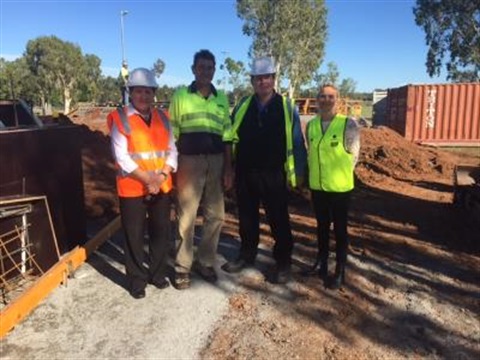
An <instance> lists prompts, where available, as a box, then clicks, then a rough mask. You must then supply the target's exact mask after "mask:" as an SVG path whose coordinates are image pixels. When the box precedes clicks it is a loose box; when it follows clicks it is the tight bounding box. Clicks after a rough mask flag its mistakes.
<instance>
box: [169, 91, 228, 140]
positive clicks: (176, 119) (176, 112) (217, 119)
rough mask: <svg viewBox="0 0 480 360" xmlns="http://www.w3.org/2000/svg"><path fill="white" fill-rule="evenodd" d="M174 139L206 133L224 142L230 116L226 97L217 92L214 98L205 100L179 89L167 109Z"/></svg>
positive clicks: (195, 94)
mask: <svg viewBox="0 0 480 360" xmlns="http://www.w3.org/2000/svg"><path fill="white" fill-rule="evenodd" d="M169 115H170V120H171V123H172V131H173V135H174V136H175V139H178V138H179V137H180V134H189V133H197V132H206V133H210V134H216V135H218V136H220V137H221V138H222V139H223V140H224V141H225V137H226V136H227V134H228V133H229V132H230V125H231V123H230V114H229V107H228V99H227V97H226V95H225V94H224V93H223V92H222V91H220V90H218V91H217V95H216V96H211V97H209V98H208V99H205V98H204V97H203V96H201V95H199V94H198V93H192V92H190V91H189V90H188V87H181V88H180V89H178V90H177V91H176V92H175V94H174V95H173V98H172V101H171V103H170V108H169Z"/></svg>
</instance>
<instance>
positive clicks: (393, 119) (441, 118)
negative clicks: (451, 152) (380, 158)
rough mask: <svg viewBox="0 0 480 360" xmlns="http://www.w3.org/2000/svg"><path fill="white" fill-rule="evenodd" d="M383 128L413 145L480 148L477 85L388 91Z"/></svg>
mask: <svg viewBox="0 0 480 360" xmlns="http://www.w3.org/2000/svg"><path fill="white" fill-rule="evenodd" d="M385 125H386V126H388V127H390V128H392V129H394V130H395V131H397V132H398V133H399V134H401V135H402V136H404V137H405V138H406V139H407V140H410V141H413V142H417V143H423V144H432V145H438V146H480V83H479V82H476V83H459V84H433V85H424V84H422V85H406V86H403V87H399V88H396V89H389V90H388V96H387V112H386V119H385Z"/></svg>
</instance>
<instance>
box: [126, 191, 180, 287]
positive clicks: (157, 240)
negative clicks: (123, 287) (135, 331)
mask: <svg viewBox="0 0 480 360" xmlns="http://www.w3.org/2000/svg"><path fill="white" fill-rule="evenodd" d="M147 214H148V218H146V215H147ZM120 215H121V218H122V226H123V230H124V232H125V244H124V251H125V269H126V274H127V286H128V289H129V290H131V291H135V290H139V289H144V288H145V286H146V285H147V283H148V282H149V281H151V282H161V281H163V280H164V279H165V276H166V271H167V255H168V251H169V246H170V241H171V231H170V196H169V195H166V194H159V195H157V196H154V197H153V198H152V199H151V200H149V201H147V200H146V199H145V198H144V197H143V196H142V197H133V198H126V197H121V198H120ZM146 221H147V223H148V224H147V226H148V227H147V230H148V246H149V256H148V258H147V261H146V263H147V265H148V269H147V268H145V266H144V265H143V263H144V260H145V252H144V239H145V222H146Z"/></svg>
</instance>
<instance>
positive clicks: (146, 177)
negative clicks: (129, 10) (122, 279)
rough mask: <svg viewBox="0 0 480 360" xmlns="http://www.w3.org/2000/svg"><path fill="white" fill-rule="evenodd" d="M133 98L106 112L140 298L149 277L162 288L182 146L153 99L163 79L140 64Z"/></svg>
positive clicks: (132, 287)
mask: <svg viewBox="0 0 480 360" xmlns="http://www.w3.org/2000/svg"><path fill="white" fill-rule="evenodd" d="M127 86H128V88H129V93H130V98H131V103H130V105H128V106H126V107H123V108H118V109H117V110H115V111H112V112H111V113H110V114H109V115H108V118H107V121H108V127H109V129H110V136H111V141H112V149H113V154H114V157H115V161H116V165H117V171H118V173H117V192H118V197H119V199H120V215H121V217H122V226H123V229H124V231H125V246H124V250H125V269H126V275H127V288H128V291H129V292H130V295H132V297H134V298H135V299H140V298H143V297H145V287H146V286H147V283H151V284H153V285H155V286H156V287H157V288H160V289H163V288H165V287H167V286H168V285H169V283H168V281H167V280H166V271H167V254H168V249H169V244H170V240H171V233H170V196H169V192H170V191H171V189H172V176H171V174H170V173H171V172H172V171H174V170H175V169H176V168H177V148H176V146H175V142H174V138H173V132H172V130H171V127H170V121H169V120H168V118H167V115H166V114H164V113H163V112H162V111H161V110H158V109H154V108H153V106H152V104H153V100H154V96H155V90H156V89H157V87H158V85H157V82H156V81H155V76H154V74H153V72H151V71H150V70H148V69H144V68H138V69H135V70H133V71H132V73H131V74H130V76H129V78H128V82H127ZM147 213H148V233H149V239H148V242H149V256H148V259H147V263H148V269H146V268H145V267H144V266H143V263H144V260H145V256H144V250H143V245H144V224H145V221H146V215H147Z"/></svg>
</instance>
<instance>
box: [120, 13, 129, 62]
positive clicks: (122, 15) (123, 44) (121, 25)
mask: <svg viewBox="0 0 480 360" xmlns="http://www.w3.org/2000/svg"><path fill="white" fill-rule="evenodd" d="M127 14H128V11H127V10H122V11H120V31H121V36H122V64H124V63H126V62H127V58H126V57H125V35H124V25H123V18H124V17H125V15H127Z"/></svg>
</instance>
